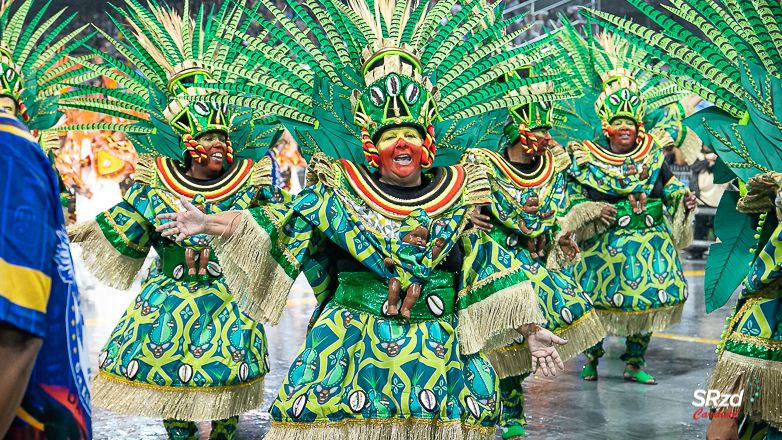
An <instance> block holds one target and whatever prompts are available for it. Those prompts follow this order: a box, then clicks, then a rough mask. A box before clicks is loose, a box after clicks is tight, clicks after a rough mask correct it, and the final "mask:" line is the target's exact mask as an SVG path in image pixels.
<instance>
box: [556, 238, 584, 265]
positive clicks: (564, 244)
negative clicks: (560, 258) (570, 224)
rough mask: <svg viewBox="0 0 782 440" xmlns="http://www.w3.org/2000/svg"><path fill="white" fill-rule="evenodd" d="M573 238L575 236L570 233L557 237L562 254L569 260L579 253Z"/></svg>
mask: <svg viewBox="0 0 782 440" xmlns="http://www.w3.org/2000/svg"><path fill="white" fill-rule="evenodd" d="M574 237H575V234H573V232H572V231H567V232H565V234H564V235H562V236H561V237H559V248H560V249H562V252H563V253H564V254H565V255H567V257H568V258H569V259H571V260H572V259H574V258H576V254H578V253H579V252H581V251H580V250H579V249H578V244H576V241H575V240H574V239H573V238H574Z"/></svg>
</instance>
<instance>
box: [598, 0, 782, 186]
mask: <svg viewBox="0 0 782 440" xmlns="http://www.w3.org/2000/svg"><path fill="white" fill-rule="evenodd" d="M629 1H630V3H631V4H633V5H634V6H635V7H637V8H638V9H640V10H641V11H642V12H643V13H644V14H646V15H647V16H648V17H649V18H650V19H651V20H652V21H653V22H654V23H655V24H657V25H659V26H660V27H661V28H662V29H663V30H664V32H658V31H653V30H651V29H649V28H646V27H644V26H641V25H638V24H636V23H633V22H632V21H629V20H627V19H624V18H620V17H616V16H614V15H611V14H608V13H605V12H600V11H591V10H590V11H589V13H590V14H591V16H592V17H593V19H594V20H596V21H597V22H598V23H599V24H601V25H603V26H605V27H607V28H609V29H611V30H613V31H615V32H617V33H619V34H621V35H622V36H623V37H625V38H626V39H627V40H628V41H630V42H632V43H633V44H635V45H637V46H638V47H640V48H642V49H643V50H645V51H647V52H649V53H651V54H653V55H654V56H655V57H657V58H659V59H661V60H662V61H664V62H666V63H667V64H668V65H669V66H670V68H669V69H667V70H665V71H663V70H662V69H653V70H654V71H655V73H656V74H657V75H660V76H663V77H666V78H668V79H669V80H670V81H671V82H675V83H676V84H677V85H679V86H680V87H682V88H686V89H687V90H690V91H691V92H693V93H695V94H697V95H699V96H700V97H701V98H703V99H704V100H706V101H708V102H711V103H713V104H714V107H712V108H707V109H705V110H702V111H701V112H699V113H696V114H695V115H693V116H692V117H691V118H690V119H689V120H688V121H687V123H688V125H689V126H690V127H691V128H692V129H694V130H695V131H696V132H697V133H698V135H699V136H700V138H701V139H702V140H703V141H704V142H705V143H706V144H707V145H708V146H709V147H710V148H711V150H712V151H715V152H716V153H717V154H718V155H719V156H720V158H721V159H722V160H723V161H724V162H725V164H726V165H728V167H729V168H730V169H731V170H732V172H733V173H735V175H736V176H738V177H739V178H741V180H743V181H745V182H746V181H748V180H749V179H750V178H751V177H753V176H754V175H756V174H758V173H760V172H768V171H780V170H782V143H780V140H782V128H781V127H780V125H779V124H778V122H777V120H778V118H779V117H780V116H782V114H781V113H782V112H780V111H779V108H780V107H779V106H778V105H777V103H778V102H780V101H781V100H782V85H780V81H779V75H780V66H782V30H781V29H782V6H780V4H779V2H773V1H767V0H753V1H743V0H742V1H726V2H724V3H720V2H717V1H716V0H675V1H672V2H671V4H670V5H664V6H663V7H664V8H665V9H667V10H668V12H670V13H672V14H673V16H674V17H676V18H672V17H668V16H667V15H665V14H663V13H662V12H660V11H658V10H656V9H654V8H653V7H651V6H649V5H647V4H646V3H645V2H643V1H642V0H629ZM681 20H683V21H686V22H688V23H691V24H692V25H694V26H695V27H697V28H698V29H700V30H701V31H702V32H703V34H704V36H705V38H703V37H700V36H696V35H694V34H692V33H691V32H690V31H688V30H687V29H685V28H684V27H683V26H682V25H681V24H680V21H681Z"/></svg>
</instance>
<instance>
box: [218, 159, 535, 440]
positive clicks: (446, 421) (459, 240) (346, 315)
mask: <svg viewBox="0 0 782 440" xmlns="http://www.w3.org/2000/svg"><path fill="white" fill-rule="evenodd" d="M310 167H311V169H312V174H311V175H313V174H315V175H317V176H318V180H317V181H314V182H311V183H312V184H313V186H310V187H308V188H307V189H305V190H304V192H303V193H302V194H300V195H299V196H298V197H297V198H296V199H294V201H293V202H291V203H290V204H289V205H287V207H289V208H290V210H287V209H286V210H282V209H280V208H276V207H274V206H268V207H261V208H256V209H252V210H250V211H246V212H245V214H244V217H243V219H242V223H241V224H240V226H239V229H238V230H237V231H236V232H235V233H234V235H233V236H232V238H227V239H217V244H216V247H217V249H218V251H219V253H220V255H221V258H222V260H223V261H224V267H225V269H226V276H227V278H228V280H229V283H230V284H231V285H235V286H242V290H243V291H245V292H246V295H242V299H241V300H240V301H239V304H240V306H241V307H242V308H243V309H244V310H247V311H248V313H250V314H251V315H255V316H260V317H268V318H269V319H270V320H272V321H274V320H276V319H278V318H279V314H280V313H281V312H282V309H283V307H284V304H285V299H286V297H287V293H288V290H289V289H290V286H291V284H292V283H293V280H294V279H295V278H296V276H297V275H298V274H299V273H302V272H303V273H304V274H305V275H306V276H307V278H308V280H309V282H310V284H311V285H312V286H313V289H314V291H315V293H316V296H317V298H318V304H319V306H318V309H317V311H316V313H315V315H314V317H313V324H312V326H311V330H310V332H309V334H308V336H307V340H306V342H305V344H304V346H303V347H302V349H301V351H300V352H299V356H298V357H297V359H296V361H295V362H294V364H293V365H292V366H291V369H290V370H289V372H288V375H287V376H286V378H285V379H284V381H283V385H282V390H281V391H280V395H279V397H278V398H277V400H276V401H275V403H274V405H273V406H272V410H271V413H272V418H273V422H272V431H271V432H270V433H269V434H268V435H267V437H268V438H271V439H291V438H294V439H300V438H301V439H303V438H312V437H314V436H317V437H322V436H326V435H327V433H329V434H330V435H335V436H337V438H351V436H353V437H355V438H367V437H374V436H379V438H397V437H399V436H410V438H429V437H430V436H433V435H436V436H442V437H443V438H470V439H472V438H486V439H491V438H493V436H494V426H495V425H496V423H497V419H498V417H499V411H500V405H499V395H498V389H497V386H498V378H497V376H496V374H495V373H494V370H493V369H492V368H491V365H490V364H489V362H488V360H487V359H486V357H485V356H484V355H482V354H480V351H481V350H482V349H486V348H490V347H491V346H492V345H494V346H495V347H496V346H497V344H503V343H507V342H508V341H512V340H513V339H514V338H515V337H516V336H514V334H515V331H514V330H512V328H513V327H514V326H515V325H518V324H520V323H522V322H538V321H539V320H541V319H542V317H541V315H540V312H539V310H538V307H537V302H536V300H535V296H534V294H533V292H532V288H531V286H530V284H529V281H528V280H527V277H526V275H525V272H524V271H523V270H522V266H521V264H520V263H519V262H517V261H516V260H515V259H514V258H513V256H512V254H510V253H508V252H506V251H504V250H503V249H502V248H500V247H499V246H497V245H496V243H494V242H493V241H492V240H491V239H490V238H489V237H488V236H486V235H485V234H482V233H479V232H477V231H465V229H464V228H465V227H466V225H467V223H468V216H467V214H468V213H469V212H471V211H472V209H474V207H475V206H476V204H478V203H485V200H486V190H487V189H488V188H487V186H486V182H485V181H483V182H481V178H482V175H481V174H480V173H475V172H473V173H467V174H469V175H474V176H478V177H477V179H475V178H473V179H472V180H471V179H470V178H469V177H466V173H465V170H464V169H463V168H462V167H460V166H453V167H444V168H434V169H433V170H432V171H431V172H429V173H427V175H426V176H427V177H426V178H425V179H426V180H428V184H427V185H426V188H425V189H424V190H422V191H423V193H422V194H421V195H420V197H417V198H415V199H413V200H410V201H408V202H406V203H404V204H401V205H400V203H399V202H398V198H394V199H392V198H390V196H388V195H386V194H384V193H383V192H381V191H379V190H378V188H379V186H378V185H380V184H379V183H378V180H377V177H376V175H373V174H371V173H369V172H368V171H367V169H366V168H364V167H363V166H356V165H353V164H351V163H350V162H347V161H344V160H343V161H336V162H333V163H330V162H329V161H328V160H326V159H325V157H321V156H316V157H314V158H313V160H312V162H311V164H310ZM416 195H417V196H418V195H419V194H416ZM394 200H397V201H396V202H395V201H394ZM369 203H372V204H373V207H368V206H367V204H369ZM416 209H423V210H425V211H426V212H427V213H428V216H429V218H430V219H431V223H430V224H429V225H428V227H429V230H430V236H431V237H432V238H431V240H433V239H434V238H443V239H444V240H445V243H446V246H445V248H444V250H443V251H442V253H441V254H440V256H439V257H438V258H437V259H435V261H434V262H433V265H435V270H432V271H431V273H429V274H428V275H427V276H426V277H425V278H423V279H421V280H420V281H421V282H423V283H424V288H423V293H422V297H421V299H420V300H419V301H418V302H417V303H416V305H415V307H414V308H413V309H412V311H411V319H410V320H409V321H408V320H404V319H401V318H391V317H387V316H385V315H384V310H385V308H386V306H387V301H386V298H387V292H388V286H387V285H386V281H387V280H388V279H390V278H391V277H394V276H396V271H395V270H389V269H388V268H386V267H385V266H384V265H383V259H384V258H386V257H388V256H390V254H389V253H388V251H387V248H386V246H385V241H386V240H390V239H395V238H396V237H398V234H399V228H400V226H401V222H402V220H404V218H405V217H407V215H409V212H412V211H414V210H416ZM400 211H402V212H400ZM451 254H453V255H459V256H460V257H457V258H455V259H453V257H447V256H448V255H451ZM223 256H225V257H223ZM446 259H449V260H450V261H452V262H451V263H446V262H445V260H446ZM454 261H455V263H454ZM345 264H347V269H346V268H345V267H346V266H343V265H345ZM339 267H342V269H338V268H339ZM441 267H446V268H448V270H446V271H443V270H441V269H440V268H441ZM259 268H260V270H259ZM273 274H276V275H273ZM270 277H271V278H270ZM270 279H271V280H272V281H271V282H269V280H270ZM262 281H264V282H262Z"/></svg>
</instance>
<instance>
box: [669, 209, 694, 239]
mask: <svg viewBox="0 0 782 440" xmlns="http://www.w3.org/2000/svg"><path fill="white" fill-rule="evenodd" d="M684 211H686V210H685V209H684V202H682V204H681V206H679V209H677V210H676V214H674V216H673V221H672V223H673V224H672V225H671V227H672V229H673V230H672V231H671V235H672V237H671V238H672V239H673V246H674V247H675V248H676V250H681V249H684V248H686V247H687V246H689V245H691V244H692V237H693V230H694V228H695V226H694V223H693V217H694V216H695V213H696V212H697V208H696V209H693V210H692V211H690V212H688V213H686V214H685V213H684Z"/></svg>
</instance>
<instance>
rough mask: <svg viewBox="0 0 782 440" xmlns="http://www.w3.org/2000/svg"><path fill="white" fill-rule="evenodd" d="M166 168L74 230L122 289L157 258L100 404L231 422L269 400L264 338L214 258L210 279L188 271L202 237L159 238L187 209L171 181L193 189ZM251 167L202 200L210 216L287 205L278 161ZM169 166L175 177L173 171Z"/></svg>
mask: <svg viewBox="0 0 782 440" xmlns="http://www.w3.org/2000/svg"><path fill="white" fill-rule="evenodd" d="M165 162H167V161H165V160H160V161H159V162H158V163H157V164H156V166H157V167H160V168H157V169H154V170H152V171H153V173H154V174H155V175H156V179H155V180H154V181H151V182H144V183H139V182H137V183H136V184H135V185H134V186H133V187H131V188H130V189H129V190H128V191H127V192H126V193H125V195H124V200H123V202H121V203H120V204H118V205H116V206H115V207H113V208H111V209H109V210H107V211H105V212H103V213H102V214H100V215H98V217H96V219H95V220H92V221H89V222H86V223H81V224H79V225H77V226H76V227H75V228H72V229H71V230H70V231H69V233H70V235H71V236H72V239H73V241H74V242H76V243H80V244H81V246H82V249H83V255H84V258H85V262H86V264H87V266H88V267H89V268H90V269H91V270H92V271H93V272H94V273H95V275H96V276H98V277H99V279H101V280H102V281H104V282H106V283H108V284H110V285H113V286H115V287H118V288H128V287H130V285H131V283H132V282H133V280H134V278H135V276H136V273H137V272H138V271H139V270H140V269H141V265H142V264H143V262H144V260H145V258H146V256H147V253H148V252H149V251H150V249H151V248H155V250H156V251H157V253H158V255H159V259H158V260H157V261H156V263H155V264H154V265H153V267H152V268H151V269H150V276H149V278H148V279H147V281H146V282H145V283H144V285H143V286H142V290H141V292H140V293H139V295H138V296H137V297H136V299H135V300H134V301H133V303H131V305H130V306H129V307H128V310H127V311H126V312H125V314H124V315H123V317H122V319H120V321H119V323H118V324H117V325H116V327H115V328H114V330H113V331H112V333H111V336H110V337H109V340H108V341H107V342H106V345H105V346H104V348H103V350H102V351H101V353H100V359H99V368H100V371H99V372H98V375H97V377H96V378H95V379H94V380H93V383H92V392H93V404H95V405H96V406H100V407H103V408H106V409H109V410H113V411H117V412H121V413H126V414H136V415H143V416H148V417H162V418H174V419H180V420H188V421H190V420H203V419H208V420H220V419H226V418H229V417H232V416H235V415H238V414H241V413H242V412H245V411H247V410H250V409H254V408H257V407H259V406H260V405H261V404H262V403H263V378H264V376H265V374H266V373H267V372H268V369H269V366H268V360H267V358H268V354H267V346H266V335H265V333H264V330H263V327H262V326H261V325H260V324H257V323H255V322H253V321H251V320H250V319H249V318H248V317H247V316H246V315H245V314H244V313H242V312H241V311H240V310H239V308H238V307H237V306H236V304H235V303H234V302H233V296H232V294H231V292H230V290H229V289H228V287H227V285H226V283H225V280H224V279H223V277H222V269H221V267H220V262H219V261H218V260H217V258H216V257H215V256H214V254H212V255H211V256H210V261H209V263H208V266H207V267H208V269H207V275H198V274H196V275H188V270H187V269H188V268H187V263H186V259H185V249H186V248H202V247H204V246H205V245H206V242H205V237H204V236H194V237H189V238H188V239H187V240H186V241H185V242H182V243H174V242H172V241H171V240H168V239H164V238H162V237H160V236H159V234H158V233H156V232H155V227H156V226H158V225H160V221H159V220H156V219H155V216H157V215H158V214H161V213H165V212H175V211H177V210H179V209H181V207H179V206H178V204H179V202H178V199H179V197H180V195H181V194H183V193H184V191H182V192H174V191H173V190H172V189H170V188H167V187H166V185H165V184H164V183H163V182H164V180H167V179H171V178H179V179H181V181H182V182H184V183H183V185H184V184H187V183H190V182H188V181H187V176H185V175H184V174H183V173H181V172H177V171H178V169H177V168H174V167H173V166H172V167H168V168H166V167H164V166H163V165H162V164H164V163H165ZM168 164H170V165H175V164H174V162H173V161H170V162H168ZM142 165H143V164H142ZM247 165H249V164H247V163H246V162H244V161H243V162H240V163H237V164H236V166H235V167H233V168H232V169H231V170H229V171H228V173H227V176H226V177H228V176H233V177H236V176H238V175H239V173H238V172H239V171H240V170H241V168H247ZM250 168H254V169H251V170H250V173H249V174H248V177H246V178H245V179H244V180H243V181H242V182H241V183H240V184H238V185H235V186H234V187H233V188H225V185H219V184H218V185H216V187H215V188H219V189H220V190H221V191H220V195H219V198H215V199H213V200H210V201H207V200H204V197H203V195H202V194H199V196H197V197H196V199H197V200H196V201H201V202H202V204H203V206H204V208H205V210H206V212H207V213H216V212H223V211H230V210H237V209H246V208H248V207H249V206H253V205H257V204H259V203H262V202H267V201H282V200H283V195H282V194H281V193H280V192H279V190H276V189H274V188H273V187H270V183H271V163H270V160H269V159H264V160H263V161H262V162H261V163H259V164H257V165H255V166H254V167H252V166H251V167H250ZM171 170H175V174H166V173H169V172H170V171H171ZM245 171H246V170H245ZM215 188H213V189H215ZM208 189H209V188H208V187H204V186H202V188H201V190H202V191H204V192H206V191H207V190H208ZM198 199H200V200H198ZM194 202H195V201H194ZM196 263H197V264H200V263H201V262H200V261H197V262H196ZM191 423H192V422H191ZM192 426H195V425H194V424H192Z"/></svg>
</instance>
